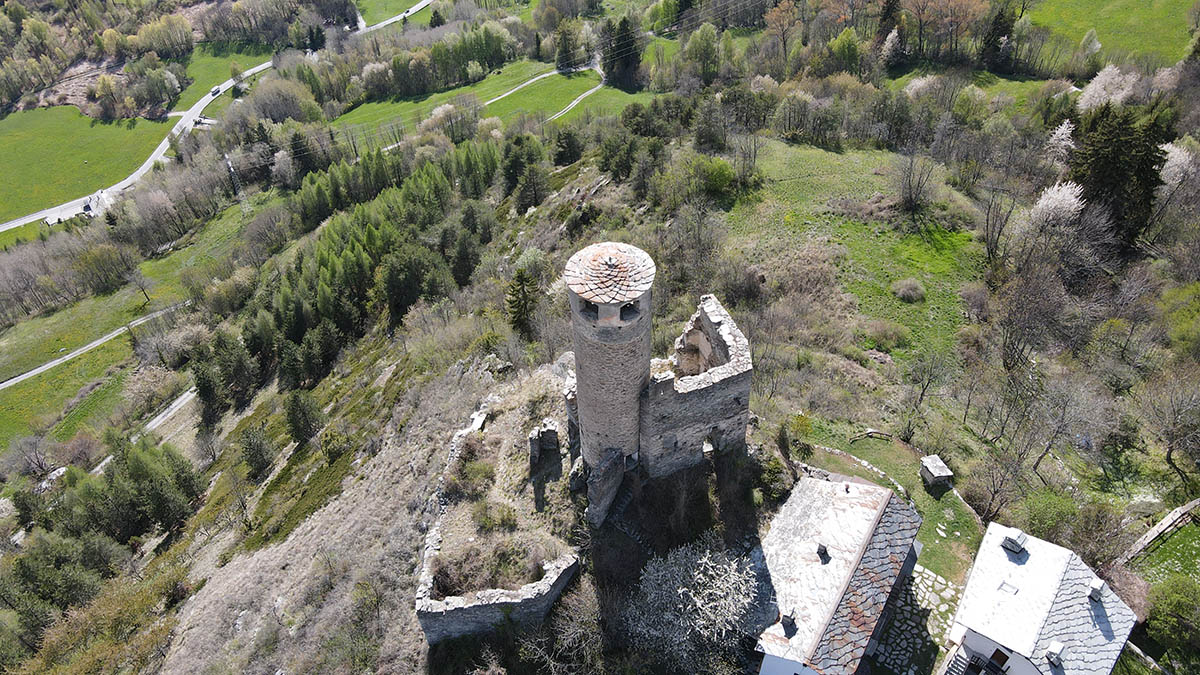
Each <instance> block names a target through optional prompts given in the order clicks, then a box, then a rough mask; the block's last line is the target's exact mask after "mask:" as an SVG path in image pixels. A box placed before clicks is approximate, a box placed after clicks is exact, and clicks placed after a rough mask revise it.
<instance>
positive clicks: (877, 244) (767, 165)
mask: <svg viewBox="0 0 1200 675" xmlns="http://www.w3.org/2000/svg"><path fill="white" fill-rule="evenodd" d="M891 162H892V155H891V154H890V153H887V152H882V151H847V152H843V153H834V152H829V151H826V150H821V149H819V148H814V147H811V146H788V145H785V144H783V143H779V142H775V141H772V142H769V143H768V144H767V145H766V147H765V148H764V151H763V153H762V154H761V155H760V162H759V166H760V168H761V169H762V171H763V172H764V174H765V177H766V179H767V185H766V187H765V188H764V189H763V190H762V191H761V195H760V196H759V197H758V198H756V199H754V200H749V201H744V202H739V203H738V205H737V206H735V207H734V209H733V210H732V212H731V213H730V215H729V225H730V231H731V237H732V240H733V242H734V243H735V244H736V245H737V246H738V247H740V248H742V249H744V250H745V252H746V253H747V255H748V257H750V258H751V259H753V260H757V261H762V262H763V264H768V265H769V264H771V262H772V261H778V260H783V259H786V257H787V256H788V255H789V252H790V251H793V250H795V249H796V248H797V247H799V246H802V245H804V244H805V243H806V242H808V241H811V240H820V241H823V242H825V243H824V244H823V245H827V246H837V247H839V248H840V249H841V250H842V251H843V255H842V257H841V260H840V262H839V265H838V277H839V281H840V283H841V285H842V287H843V288H845V289H846V290H847V291H848V292H849V293H850V294H851V295H853V296H854V298H855V299H856V300H857V301H858V312H859V313H860V314H862V315H865V317H867V318H879V319H888V320H891V321H895V322H898V323H900V324H903V325H904V326H905V327H907V328H908V329H909V331H910V332H911V334H912V339H911V344H912V345H920V346H922V347H925V348H933V349H941V350H945V349H948V348H950V346H951V343H952V341H953V339H954V335H955V332H956V331H957V329H958V327H959V325H960V324H961V323H962V320H963V319H962V315H961V301H960V300H959V298H958V289H959V287H960V285H961V284H962V283H963V282H964V281H966V280H969V279H973V278H975V277H976V276H977V275H978V251H977V245H976V244H973V243H972V242H971V238H970V235H969V234H967V233H961V232H946V231H944V230H940V229H929V230H926V231H924V232H923V233H921V234H905V233H904V232H902V231H899V230H898V229H897V228H895V227H892V226H891V225H888V224H884V223H869V224H868V223H863V222H859V221H856V220H852V219H849V218H845V217H842V216H838V215H835V214H833V213H831V212H830V208H829V205H830V202H831V201H832V200H836V199H838V198H846V197H849V198H853V199H857V200H860V201H861V200H863V199H865V198H867V197H870V196H871V195H872V194H875V193H887V192H889V191H890V188H889V178H888V174H889V173H890V166H891ZM908 277H914V278H917V279H920V280H922V282H923V283H924V285H925V289H926V293H925V300H924V301H922V302H917V303H913V304H905V303H902V302H900V301H899V300H898V299H896V298H895V296H894V295H893V293H892V292H891V284H892V282H893V281H896V280H898V279H904V278H908ZM909 349H910V350H911V349H912V348H911V347H910V348H909ZM909 353H910V351H906V350H905V349H896V350H893V352H892V355H893V356H894V357H895V358H896V359H897V360H899V361H902V360H904V359H905V358H907V357H908V355H909ZM859 431H862V429H857V428H852V427H851V425H848V424H846V423H843V422H834V421H829V420H821V419H818V420H815V424H814V430H813V439H812V440H814V441H815V442H818V443H820V444H822V445H826V446H829V447H832V448H837V449H840V450H844V451H847V452H850V453H852V454H854V455H856V456H858V457H861V458H862V459H865V460H867V461H868V462H871V463H872V464H873V465H875V466H876V467H879V468H880V469H882V470H883V471H885V472H886V473H887V474H888V475H889V476H891V477H892V478H893V479H895V480H896V481H898V482H899V483H900V484H901V485H903V486H904V487H905V489H906V490H908V491H909V495H910V497H911V498H912V499H913V500H914V502H915V503H916V506H917V509H918V511H920V513H921V515H922V517H923V518H924V523H923V524H922V526H921V530H920V532H919V534H918V538H919V539H920V540H921V541H922V542H923V543H925V544H926V545H927V546H926V549H925V553H924V554H923V555H922V558H921V564H922V565H925V566H926V567H928V568H929V569H931V570H933V571H934V572H937V573H938V574H940V575H942V576H943V577H946V578H947V579H950V580H953V581H961V580H962V579H963V577H964V575H965V574H966V571H967V569H968V567H969V566H970V561H971V556H972V555H973V553H974V551H975V548H976V547H977V546H978V543H979V539H980V536H981V533H980V529H979V527H978V525H977V524H976V523H975V521H974V519H973V518H972V517H971V514H970V511H969V510H968V509H967V507H966V506H965V505H964V504H963V503H962V502H961V501H959V500H958V499H957V498H956V497H955V496H954V495H953V494H948V495H941V496H940V497H934V496H933V495H932V494H930V493H928V492H926V491H925V489H924V487H923V486H922V484H921V479H920V476H919V473H918V469H919V460H920V458H919V457H918V456H917V454H915V453H913V452H912V451H911V450H908V449H907V448H904V447H902V446H899V445H895V444H893V443H890V442H887V441H881V440H866V441H860V442H857V443H855V444H854V445H853V446H851V445H849V443H848V442H847V440H846V439H847V438H848V437H849V436H850V435H852V434H853V433H856V432H859ZM812 463H814V464H816V465H818V466H822V467H824V468H827V469H830V470H833V471H838V472H840V473H848V474H851V475H858V476H861V477H864V478H868V479H870V480H873V481H876V482H881V483H882V484H884V485H888V486H889V487H890V485H889V484H888V483H887V482H886V481H883V480H882V479H881V478H880V477H878V476H877V475H875V474H873V473H872V472H870V471H867V470H866V469H864V468H863V467H861V466H859V465H858V464H856V463H854V462H852V461H850V460H848V459H847V458H845V457H842V456H839V455H834V454H829V453H817V455H816V456H814V457H813V459H812ZM939 526H940V527H941V529H942V531H943V532H945V533H946V535H947V536H946V537H942V536H941V535H940V534H938V528H939ZM956 533H957V534H956Z"/></svg>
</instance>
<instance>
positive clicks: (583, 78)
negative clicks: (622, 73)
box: [483, 70, 600, 120]
mask: <svg viewBox="0 0 1200 675" xmlns="http://www.w3.org/2000/svg"><path fill="white" fill-rule="evenodd" d="M598 84H600V74H599V73H597V72H596V71H594V70H588V71H585V72H582V73H572V74H571V75H552V76H550V77H547V78H546V79H544V80H539V81H537V82H535V83H533V84H531V85H529V86H528V87H525V88H524V89H522V90H520V91H518V92H515V93H513V94H512V95H510V96H505V97H504V98H502V99H500V100H499V101H496V102H495V103H493V104H491V105H489V106H488V107H487V108H486V109H485V110H484V113H483V114H484V115H486V116H487V117H493V116H494V117H499V118H501V119H504V120H507V119H509V118H511V117H512V116H513V115H515V114H517V113H520V112H526V113H544V114H546V115H553V114H554V113H556V112H558V111H560V110H562V109H563V108H565V107H567V106H568V105H571V101H574V100H575V98H576V97H577V96H579V95H580V94H583V93H584V92H586V91H587V90H589V89H591V88H593V87H595V86H596V85H598ZM597 93H599V92H597ZM588 100H589V99H586V98H585V99H584V100H583V101H581V102H580V105H583V104H584V103H585V102H587V101H588Z"/></svg>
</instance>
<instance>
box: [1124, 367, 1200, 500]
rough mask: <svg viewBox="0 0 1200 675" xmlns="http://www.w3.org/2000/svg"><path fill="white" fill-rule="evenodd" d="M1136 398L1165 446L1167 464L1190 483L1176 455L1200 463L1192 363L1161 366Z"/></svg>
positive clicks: (1199, 392)
mask: <svg viewBox="0 0 1200 675" xmlns="http://www.w3.org/2000/svg"><path fill="white" fill-rule="evenodd" d="M1136 401H1137V404H1138V407H1139V408H1140V409H1141V412H1142V415H1143V417H1144V418H1145V420H1146V422H1147V423H1148V424H1149V425H1150V428H1151V429H1152V430H1153V431H1154V433H1155V434H1156V435H1157V436H1158V437H1159V438H1160V439H1161V440H1162V442H1163V445H1165V446H1166V448H1167V455H1166V460H1167V464H1168V465H1169V466H1170V467H1171V469H1172V470H1174V471H1175V473H1176V474H1178V475H1179V479H1180V480H1181V481H1182V482H1183V484H1184V485H1185V486H1188V485H1191V484H1192V479H1191V477H1190V476H1188V474H1187V472H1186V471H1184V469H1183V468H1182V467H1180V465H1179V461H1178V457H1179V455H1180V454H1183V455H1184V456H1185V457H1187V458H1188V459H1190V460H1191V461H1192V463H1193V464H1194V465H1200V374H1198V373H1197V370H1196V367H1195V365H1194V364H1191V365H1189V366H1187V367H1175V368H1166V369H1164V370H1163V371H1162V372H1161V373H1159V375H1158V376H1157V377H1155V378H1154V379H1152V380H1151V381H1149V382H1147V383H1146V384H1145V385H1144V386H1143V387H1142V389H1141V391H1139V392H1137V394H1136ZM1193 468H1196V466H1193Z"/></svg>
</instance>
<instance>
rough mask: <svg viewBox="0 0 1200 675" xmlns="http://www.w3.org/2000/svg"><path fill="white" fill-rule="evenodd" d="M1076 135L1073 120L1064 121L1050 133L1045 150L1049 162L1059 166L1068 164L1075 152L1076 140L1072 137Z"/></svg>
mask: <svg viewBox="0 0 1200 675" xmlns="http://www.w3.org/2000/svg"><path fill="white" fill-rule="evenodd" d="M1074 133H1075V124H1074V123H1073V122H1071V120H1063V123H1062V124H1060V125H1058V128H1056V129H1055V130H1054V131H1052V132H1050V137H1049V138H1047V139H1046V148H1045V151H1046V159H1047V161H1049V162H1051V163H1052V164H1058V165H1063V164H1066V163H1067V160H1069V159H1070V158H1071V153H1072V152H1073V151H1074V150H1075V139H1074V138H1073V137H1072V135H1073V134H1074Z"/></svg>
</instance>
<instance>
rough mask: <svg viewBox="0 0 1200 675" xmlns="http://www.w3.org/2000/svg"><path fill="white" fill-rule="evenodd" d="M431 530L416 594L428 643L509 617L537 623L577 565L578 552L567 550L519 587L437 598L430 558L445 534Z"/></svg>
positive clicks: (489, 627)
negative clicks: (531, 579)
mask: <svg viewBox="0 0 1200 675" xmlns="http://www.w3.org/2000/svg"><path fill="white" fill-rule="evenodd" d="M431 533H433V534H434V536H433V538H432V541H431V540H430V538H427V539H426V550H425V564H424V565H423V566H422V568H421V578H420V581H419V582H418V584H417V594H416V595H417V602H416V604H417V621H419V622H420V623H421V629H422V630H423V631H425V639H426V640H427V641H428V642H429V644H434V643H437V642H441V641H442V640H449V639H451V638H456V637H462V636H464V635H474V634H478V633H487V632H489V631H491V630H493V629H494V628H495V627H496V626H497V625H499V624H502V623H504V622H505V621H512V622H514V623H516V624H519V625H522V626H535V625H537V624H539V623H541V622H542V621H543V620H544V619H545V618H546V614H547V613H548V612H549V611H550V608H551V607H553V606H554V602H555V601H556V600H558V596H559V595H560V594H562V592H563V589H564V588H566V587H567V584H569V583H570V582H571V579H572V578H574V577H575V574H576V573H577V572H578V571H579V556H577V555H576V554H574V553H567V554H565V555H563V556H561V557H559V558H558V559H556V560H552V561H548V562H545V563H543V565H542V570H543V574H542V578H541V579H538V580H537V581H535V582H533V583H528V584H525V585H524V586H522V587H521V588H519V589H517V590H515V591H510V590H506V589H500V588H493V589H488V590H486V591H479V592H477V593H471V594H469V595H466V596H457V595H455V596H450V597H447V598H442V599H441V600H435V599H433V597H432V592H433V571H432V569H431V567H432V565H431V564H430V561H431V560H432V559H433V557H434V556H436V554H437V550H438V548H439V547H440V543H441V535H440V533H438V532H436V531H434V530H431ZM430 544H432V545H433V546H434V548H433V550H430V548H429V546H430Z"/></svg>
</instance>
